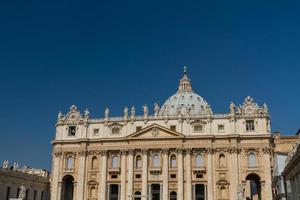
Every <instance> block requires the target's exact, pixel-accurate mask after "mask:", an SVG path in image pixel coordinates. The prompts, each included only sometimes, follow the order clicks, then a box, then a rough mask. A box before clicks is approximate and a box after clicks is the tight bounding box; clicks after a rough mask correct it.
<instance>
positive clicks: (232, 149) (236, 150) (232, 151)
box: [228, 147, 241, 154]
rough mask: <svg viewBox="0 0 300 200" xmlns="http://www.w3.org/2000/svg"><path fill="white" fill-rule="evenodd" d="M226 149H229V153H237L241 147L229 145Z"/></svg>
mask: <svg viewBox="0 0 300 200" xmlns="http://www.w3.org/2000/svg"><path fill="white" fill-rule="evenodd" d="M228 150H229V153H231V154H238V153H240V152H241V149H240V148H237V147H231V148H229V149H228Z"/></svg>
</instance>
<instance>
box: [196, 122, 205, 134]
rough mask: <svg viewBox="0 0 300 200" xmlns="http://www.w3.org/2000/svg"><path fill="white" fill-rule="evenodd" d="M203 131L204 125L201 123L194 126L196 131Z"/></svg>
mask: <svg viewBox="0 0 300 200" xmlns="http://www.w3.org/2000/svg"><path fill="white" fill-rule="evenodd" d="M202 131H203V126H202V125H201V124H197V125H195V126H194V132H195V133H201V132H202Z"/></svg>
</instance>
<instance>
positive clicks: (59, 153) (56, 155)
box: [54, 151, 62, 157]
mask: <svg viewBox="0 0 300 200" xmlns="http://www.w3.org/2000/svg"><path fill="white" fill-rule="evenodd" d="M54 155H55V157H60V156H61V155H62V152H61V151H57V152H54Z"/></svg>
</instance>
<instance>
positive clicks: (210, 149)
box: [206, 148, 216, 154]
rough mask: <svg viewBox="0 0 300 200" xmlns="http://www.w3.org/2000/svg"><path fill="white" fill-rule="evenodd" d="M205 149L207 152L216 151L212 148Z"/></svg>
mask: <svg viewBox="0 0 300 200" xmlns="http://www.w3.org/2000/svg"><path fill="white" fill-rule="evenodd" d="M206 150H207V153H208V154H214V153H215V151H216V150H215V149H214V148H207V149H206Z"/></svg>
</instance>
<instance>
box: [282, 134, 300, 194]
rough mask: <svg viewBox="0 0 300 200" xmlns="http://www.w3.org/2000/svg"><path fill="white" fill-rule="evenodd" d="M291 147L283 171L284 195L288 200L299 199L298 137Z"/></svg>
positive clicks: (299, 145) (299, 158) (299, 150)
mask: <svg viewBox="0 0 300 200" xmlns="http://www.w3.org/2000/svg"><path fill="white" fill-rule="evenodd" d="M298 137H299V138H298V140H297V141H296V143H295V144H294V145H293V146H292V148H291V150H290V152H289V154H288V156H287V159H286V166H285V168H284V171H283V173H282V174H283V175H284V178H285V180H286V193H287V199H288V200H299V199H300V135H298Z"/></svg>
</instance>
